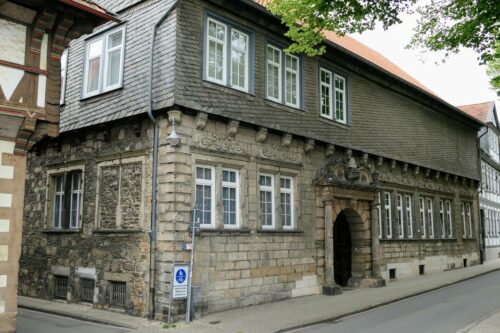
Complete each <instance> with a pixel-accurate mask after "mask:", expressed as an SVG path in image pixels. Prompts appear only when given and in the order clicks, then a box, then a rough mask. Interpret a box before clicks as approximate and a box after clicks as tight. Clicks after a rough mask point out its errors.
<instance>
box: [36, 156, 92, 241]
mask: <svg viewBox="0 0 500 333" xmlns="http://www.w3.org/2000/svg"><path fill="white" fill-rule="evenodd" d="M76 172H79V173H80V175H81V178H80V183H81V190H80V197H79V207H78V221H77V224H76V226H75V225H74V226H71V201H72V200H71V196H72V187H70V188H69V191H68V192H67V193H66V181H67V179H69V177H68V176H69V175H72V174H74V173H76ZM56 177H62V178H63V180H62V181H63V184H62V191H59V193H60V194H62V197H61V204H60V205H61V209H60V212H59V225H55V196H56V191H57V187H56V184H55V182H56V180H55V178H56ZM69 181H71V180H69ZM45 195H46V198H47V200H45V214H44V215H45V221H44V228H45V229H46V230H70V231H78V230H81V229H82V225H83V206H84V196H85V165H83V164H80V165H73V166H63V167H59V168H54V169H47V180H46V192H45ZM66 196H69V199H68V200H69V204H68V206H66V208H65V207H64V206H65V203H64V202H65V200H66V199H65V198H66ZM64 209H67V210H68V211H67V212H65V215H67V216H66V218H67V223H65V224H66V225H67V226H65V225H63V218H64V217H63V213H62V212H63V210H64Z"/></svg>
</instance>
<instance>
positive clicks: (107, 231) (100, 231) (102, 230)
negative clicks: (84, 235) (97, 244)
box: [92, 229, 145, 234]
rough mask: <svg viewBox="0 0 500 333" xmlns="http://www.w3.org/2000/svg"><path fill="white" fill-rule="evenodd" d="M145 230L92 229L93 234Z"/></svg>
mask: <svg viewBox="0 0 500 333" xmlns="http://www.w3.org/2000/svg"><path fill="white" fill-rule="evenodd" d="M142 232H145V231H144V230H143V229H92V233H93V234H138V233H142Z"/></svg>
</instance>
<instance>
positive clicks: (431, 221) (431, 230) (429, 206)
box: [426, 197, 436, 238]
mask: <svg viewBox="0 0 500 333" xmlns="http://www.w3.org/2000/svg"><path fill="white" fill-rule="evenodd" d="M426 204H427V205H426V208H427V220H428V222H429V238H434V237H435V236H436V235H435V232H434V200H433V199H432V198H429V197H428V198H426Z"/></svg>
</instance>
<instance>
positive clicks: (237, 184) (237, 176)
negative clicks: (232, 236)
mask: <svg viewBox="0 0 500 333" xmlns="http://www.w3.org/2000/svg"><path fill="white" fill-rule="evenodd" d="M224 171H228V172H234V173H235V182H234V183H233V182H227V181H224V177H223V173H224ZM215 177H217V175H215ZM214 181H215V180H214ZM215 183H217V182H215ZM224 187H227V188H234V189H235V192H236V207H235V208H236V212H235V213H236V214H235V215H236V223H235V224H234V225H232V224H226V223H224V222H225V221H224ZM221 203H222V225H223V227H224V229H239V228H240V170H238V169H232V168H225V167H224V168H222V170H221ZM216 218H217V216H216Z"/></svg>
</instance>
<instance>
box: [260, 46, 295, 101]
mask: <svg viewBox="0 0 500 333" xmlns="http://www.w3.org/2000/svg"><path fill="white" fill-rule="evenodd" d="M300 66H301V61H300V58H299V57H298V56H295V55H292V54H289V53H286V52H285V51H283V50H282V49H280V48H278V47H276V46H273V45H270V44H268V45H267V60H266V98H267V99H269V100H271V101H274V102H277V103H283V104H285V105H288V106H291V107H294V108H300V101H301V96H300V86H301V81H300V80H301V74H300V71H301V67H300Z"/></svg>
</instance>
